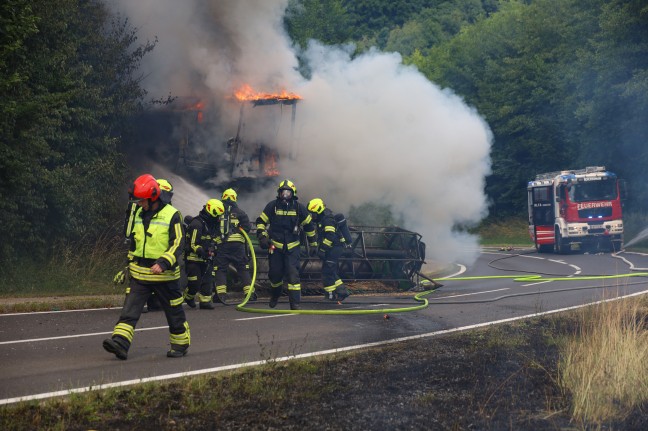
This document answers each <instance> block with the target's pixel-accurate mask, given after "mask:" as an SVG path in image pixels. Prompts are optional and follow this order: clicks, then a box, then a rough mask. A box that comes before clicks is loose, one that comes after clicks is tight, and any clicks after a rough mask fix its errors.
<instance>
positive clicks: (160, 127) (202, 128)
mask: <svg viewBox="0 0 648 431" xmlns="http://www.w3.org/2000/svg"><path fill="white" fill-rule="evenodd" d="M300 100H301V97H300V96H299V95H297V94H294V93H289V92H286V91H282V92H279V93H259V92H255V91H254V90H253V89H252V88H251V87H250V86H247V85H246V86H243V87H241V88H240V89H239V90H237V91H235V92H234V94H233V95H232V96H230V97H228V98H227V100H225V101H221V102H222V103H221V104H216V103H208V102H205V101H203V100H201V99H200V98H197V97H177V98H175V99H173V101H171V102H170V103H167V104H164V105H162V106H161V107H159V108H157V109H153V110H150V111H148V112H146V113H144V114H143V116H142V118H141V119H140V121H139V122H138V123H139V138H140V139H139V140H140V142H142V144H143V145H144V146H145V151H146V152H147V154H149V155H152V156H153V158H154V159H155V160H156V161H158V162H159V163H161V164H163V165H164V166H166V167H168V168H169V169H171V170H172V171H174V172H176V173H177V174H179V175H181V176H184V177H187V178H190V179H191V180H193V181H194V182H196V183H198V184H205V185H209V186H211V187H220V186H223V185H227V187H234V188H237V189H243V190H253V189H255V188H258V187H261V186H263V185H265V184H267V183H269V182H271V181H274V180H276V178H277V177H278V176H279V174H280V172H279V169H278V163H279V160H280V159H281V158H282V157H290V158H295V157H296V153H297V148H296V142H295V118H296V112H297V103H298V102H299V101H300ZM234 112H236V113H237V114H238V118H237V119H235V118H234V116H233V113H234ZM228 125H229V126H228Z"/></svg>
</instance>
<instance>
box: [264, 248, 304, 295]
mask: <svg viewBox="0 0 648 431" xmlns="http://www.w3.org/2000/svg"><path fill="white" fill-rule="evenodd" d="M268 266H269V268H268V278H269V279H270V286H271V288H272V289H271V296H272V297H273V298H275V299H276V298H279V296H281V288H282V284H283V282H285V283H286V284H287V285H288V298H289V299H290V303H291V304H295V305H299V302H300V301H301V285H300V282H299V247H295V248H293V249H292V250H282V251H280V250H277V249H275V250H274V251H273V252H272V253H271V254H269V255H268Z"/></svg>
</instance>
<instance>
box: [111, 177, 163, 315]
mask: <svg viewBox="0 0 648 431" xmlns="http://www.w3.org/2000/svg"><path fill="white" fill-rule="evenodd" d="M156 181H157V183H158V185H159V186H160V202H162V203H164V204H171V199H172V198H173V186H172V185H171V183H170V182H168V181H167V180H165V179H162V178H158V179H157V180H156ZM129 197H130V202H129V204H128V209H127V210H126V220H125V222H124V236H125V237H126V242H127V243H128V242H129V238H130V235H131V232H132V231H133V225H134V223H135V212H136V211H137V209H138V208H141V207H140V206H139V205H137V202H136V201H134V200H133V196H129ZM114 281H115V283H122V284H123V283H124V281H125V274H124V271H120V272H119V273H117V275H116V276H115V278H114ZM128 292H129V289H126V293H127V294H128ZM161 310H162V307H161V306H160V303H159V301H158V300H157V297H156V296H155V292H153V293H152V294H151V296H149V299H148V300H147V301H146V308H144V309H143V310H142V312H143V313H148V312H149V311H161Z"/></svg>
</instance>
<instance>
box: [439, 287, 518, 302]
mask: <svg viewBox="0 0 648 431" xmlns="http://www.w3.org/2000/svg"><path fill="white" fill-rule="evenodd" d="M509 289H510V287H505V288H503V289H495V290H485V291H483V292H473V293H463V294H461V295H450V296H440V297H438V298H430V301H432V300H435V299H448V298H459V297H460V296H472V295H481V294H483V293H492V292H500V291H502V290H509Z"/></svg>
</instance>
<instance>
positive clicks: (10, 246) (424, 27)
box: [0, 0, 648, 430]
mask: <svg viewBox="0 0 648 431" xmlns="http://www.w3.org/2000/svg"><path fill="white" fill-rule="evenodd" d="M289 12H290V13H289V14H288V16H287V18H286V28H287V30H288V32H289V34H290V36H291V37H292V38H293V40H294V41H295V42H296V43H298V44H301V45H304V44H305V43H307V40H308V39H310V38H315V39H318V40H321V41H322V42H323V43H331V44H337V43H348V42H352V43H355V44H356V46H357V54H358V55H359V54H361V53H362V52H365V51H366V50H368V49H370V48H371V47H374V46H375V47H377V48H378V49H383V50H388V51H397V52H399V53H400V54H401V55H402V57H403V60H404V63H405V64H408V65H412V66H415V67H417V68H418V69H419V70H420V71H421V72H422V73H424V74H425V76H426V77H428V78H429V79H430V80H432V81H434V82H436V83H438V84H439V85H440V86H442V87H444V88H447V89H450V90H451V91H453V92H455V93H457V94H458V95H459V96H460V97H462V98H463V99H465V100H466V102H467V103H468V104H470V105H471V106H473V107H475V109H476V110H477V112H479V113H480V115H482V116H484V118H485V120H486V122H487V123H488V124H489V127H490V128H491V130H492V132H493V148H492V171H493V172H492V174H491V175H490V176H489V177H488V178H486V183H485V193H486V194H487V195H488V198H489V199H490V201H491V208H490V210H491V217H490V219H489V220H487V221H485V222H484V223H483V224H481V225H480V226H477V227H474V228H471V229H470V231H471V232H473V233H476V234H479V235H480V237H481V241H482V244H483V245H495V246H509V245H511V246H527V245H530V240H529V238H528V233H527V228H526V216H525V211H526V203H525V202H526V188H525V183H526V181H528V180H529V179H531V178H532V177H533V175H535V173H537V172H546V171H554V170H560V169H565V168H578V167H582V166H586V165H600V164H604V165H606V166H607V167H608V168H609V169H611V170H613V171H615V172H617V173H618V174H619V175H620V176H621V177H623V178H625V179H626V180H627V181H628V185H629V191H630V195H629V196H630V197H629V200H628V202H627V203H626V209H627V210H628V211H627V212H626V214H625V229H626V234H625V239H626V242H628V241H630V240H631V239H633V238H635V237H640V238H641V235H642V233H645V234H646V239H642V240H639V241H637V242H636V243H635V244H634V245H633V247H635V248H634V249H635V250H641V251H646V250H648V233H647V232H645V229H647V228H648V216H646V215H645V214H646V212H647V211H646V210H648V199H647V198H646V197H647V196H648V189H646V188H645V180H644V179H645V166H646V163H647V162H648V147H647V146H646V145H645V141H646V139H645V138H646V136H648V123H647V122H646V121H645V119H646V117H647V116H648V91H646V88H648V55H647V53H648V11H647V9H646V6H645V2H644V1H641V0H591V1H586V2H583V1H581V0H566V1H563V2H560V4H559V5H556V2H554V1H551V0H534V1H522V0H511V1H501V2H500V1H496V0H481V1H479V0H450V1H441V0H416V1H410V0H408V1H405V0H398V1H395V0H357V1H350V0H301V1H299V2H297V1H290V8H289ZM98 29H100V30H98ZM0 30H2V31H0V33H1V36H0V96H1V97H0V113H2V115H0V153H1V154H2V157H0V178H1V179H2V180H1V181H0V197H1V199H0V235H1V236H2V238H5V240H4V241H3V242H2V244H1V245H0V263H2V265H0V298H8V297H22V298H30V300H29V301H27V302H12V303H7V304H2V305H1V310H2V311H3V312H10V311H11V312H14V311H37V310H51V309H65V308H85V307H94V306H97V307H102V306H118V305H121V302H122V298H123V296H122V295H123V286H121V285H120V286H114V285H113V284H112V277H113V275H114V274H115V272H117V271H118V270H119V269H120V268H121V267H122V266H123V265H124V262H123V258H124V255H125V252H124V247H123V243H122V241H121V239H120V235H119V231H120V230H121V226H120V224H121V217H122V210H123V206H124V205H123V204H124V202H123V201H122V198H124V197H125V196H124V194H123V193H121V192H118V191H119V190H126V187H127V186H126V184H127V182H128V180H129V179H130V178H132V175H131V171H130V169H131V167H130V166H129V164H128V161H129V155H128V149H129V148H132V147H133V145H132V144H133V139H134V138H133V136H134V134H133V130H132V126H133V119H134V118H136V116H137V115H138V114H140V113H141V112H143V111H145V110H146V109H148V108H149V107H150V106H152V105H153V104H155V103H156V102H157V103H163V102H160V101H152V100H148V99H147V97H146V92H145V91H144V90H143V89H142V87H141V86H140V83H141V81H142V79H144V77H142V76H141V75H140V72H139V70H138V69H139V64H140V62H141V61H142V59H143V58H144V57H145V56H146V54H147V53H149V52H150V51H151V50H153V49H154V47H155V41H138V38H137V29H136V28H132V27H131V26H130V23H129V22H128V21H127V20H125V19H124V18H123V17H115V16H111V14H110V13H109V11H108V10H107V9H106V8H105V6H104V4H103V3H102V2H100V1H78V0H43V1H39V2H33V1H30V0H7V1H5V2H3V3H2V5H0ZM302 66H303V65H302ZM303 72H304V73H305V74H306V75H307V74H308V70H307V68H305V67H304V69H303ZM359 208H360V209H362V207H361V206H360V207H359ZM358 211H359V212H362V211H360V210H358ZM375 222H376V223H384V222H385V220H382V219H378V220H375ZM53 297H62V298H63V299H62V300H57V301H53V300H52V299H53ZM67 298H69V299H67ZM31 299H34V300H33V301H32V300H31ZM647 316H648V303H647V301H646V299H637V300H627V301H618V302H610V303H606V304H601V305H597V306H593V307H589V308H586V309H584V310H583V311H581V312H576V313H570V314H567V315H564V316H557V317H551V318H546V317H544V318H538V319H532V320H529V321H524V322H518V323H515V324H508V325H501V326H498V327H494V328H490V329H484V330H478V331H471V332H467V333H465V334H455V335H451V336H444V337H438V338H434V339H430V340H421V341H419V342H409V343H402V344H398V345H393V346H389V347H384V348H380V349H371V350H367V351H362V352H356V353H350V354H344V355H334V356H329V357H325V358H321V359H313V360H307V361H291V362H289V363H277V362H273V361H272V359H273V358H271V357H267V356H264V352H265V351H267V349H266V346H259V350H260V356H261V357H262V358H263V359H267V360H268V364H267V365H264V366H261V367H257V368H254V369H248V370H242V371H237V372H232V373H222V374H218V375H213V376H204V377H198V378H192V379H180V380H176V381H172V382H169V383H164V384H147V385H140V386H133V387H128V388H123V389H110V390H106V391H96V392H91V393H87V394H78V395H74V396H70V397H68V398H57V399H51V400H45V401H42V402H29V403H20V404H17V405H9V406H3V407H0V429H8V430H9V429H11V430H32V429H52V430H77V429H78V430H87V429H92V428H97V429H138V428H139V429H152V428H153V429H170V430H171V429H177V430H182V429H201V428H202V429H209V428H223V429H268V428H273V427H274V428H283V429H290V428H293V429H331V428H332V429H353V428H355V429H367V428H375V429H384V428H386V427H390V428H394V429H405V428H425V429H469V428H473V429H529V430H541V429H561V428H563V429H573V428H576V429H618V430H644V429H648V422H647V421H648V420H647V419H646V418H647V417H648V367H647V366H646V364H647V363H648V362H647V360H648V357H647V353H646V346H647V345H648V343H647V341H648V340H647V338H646V337H647V335H646V334H647V333H648V328H647V327H646V325H647V321H648V318H647ZM392 321H397V319H395V320H392ZM385 324H388V323H386V322H385ZM134 406H136V407H134ZM216 424H217V425H216Z"/></svg>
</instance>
